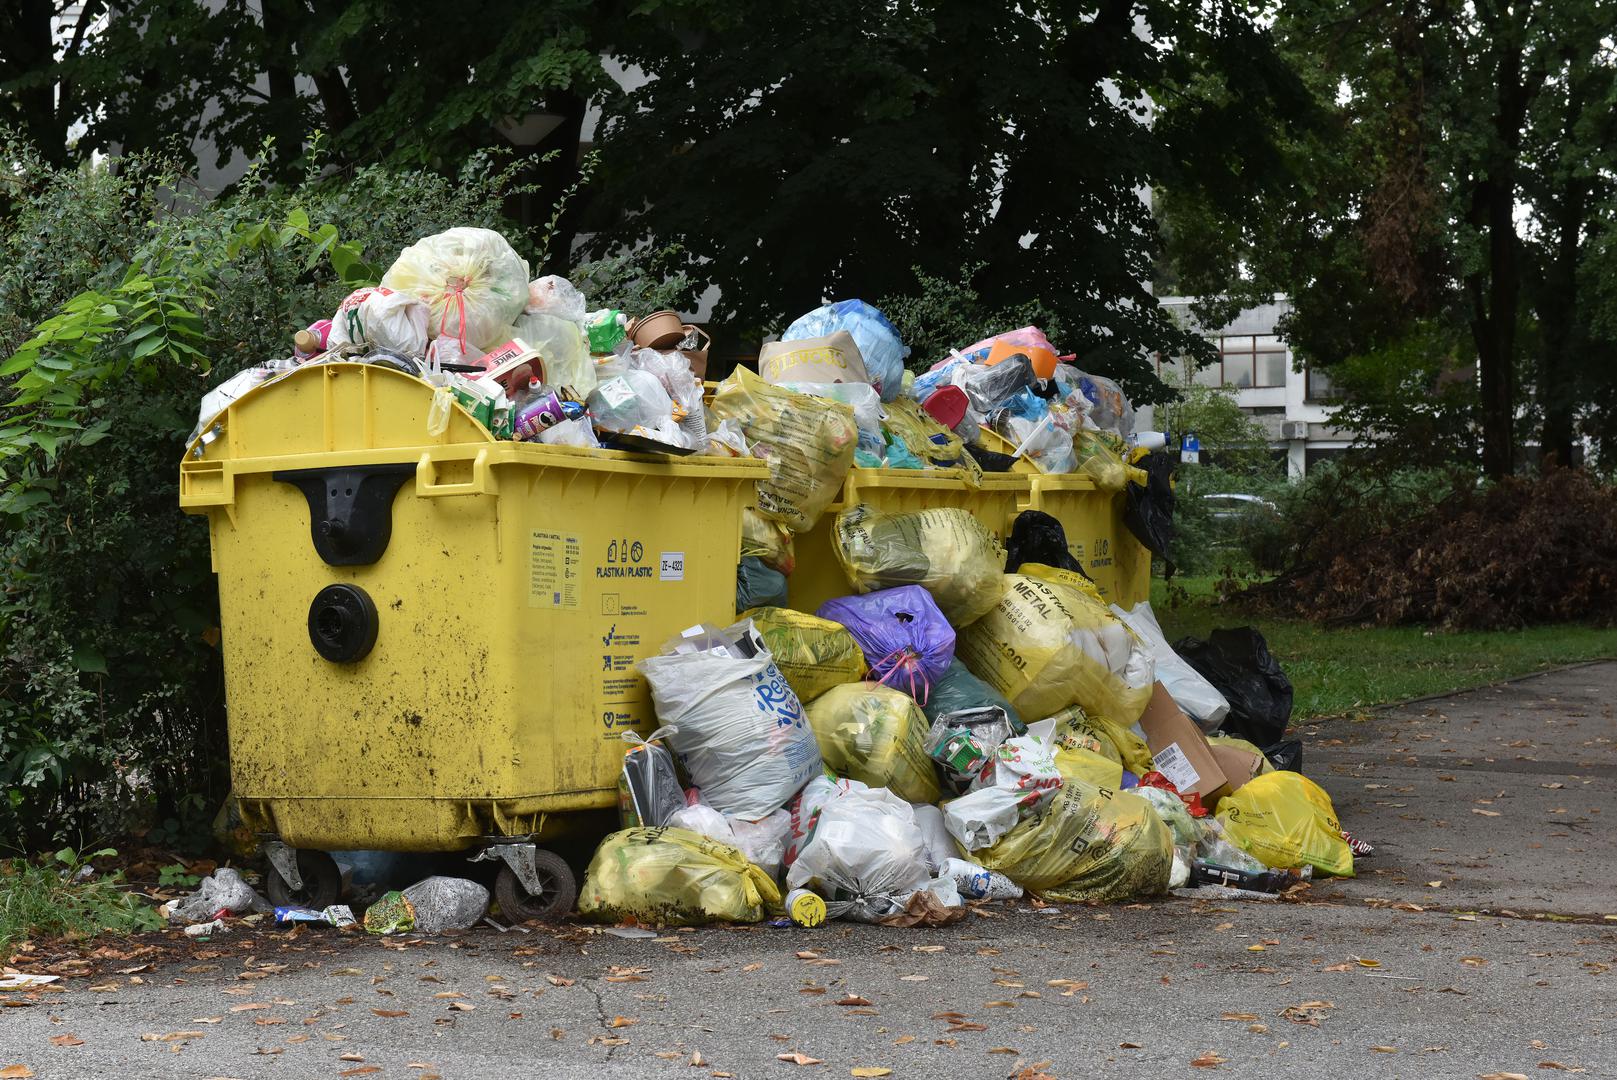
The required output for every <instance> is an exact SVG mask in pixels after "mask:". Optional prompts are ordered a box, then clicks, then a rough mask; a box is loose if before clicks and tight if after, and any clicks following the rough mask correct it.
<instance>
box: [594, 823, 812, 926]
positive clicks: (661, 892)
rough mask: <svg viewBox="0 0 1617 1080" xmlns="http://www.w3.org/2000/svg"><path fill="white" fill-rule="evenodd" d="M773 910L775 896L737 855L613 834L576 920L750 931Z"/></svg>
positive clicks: (672, 838) (693, 843)
mask: <svg viewBox="0 0 1617 1080" xmlns="http://www.w3.org/2000/svg"><path fill="white" fill-rule="evenodd" d="M779 906H780V888H779V887H778V886H777V885H776V884H775V882H774V881H773V880H771V879H770V877H769V875H768V874H766V873H764V872H763V871H762V870H760V869H759V868H758V867H756V866H754V865H753V864H752V863H750V862H748V861H747V857H746V856H745V855H743V854H741V852H740V851H739V850H738V849H737V848H734V847H732V846H730V845H729V844H725V843H721V842H720V841H718V840H713V839H710V838H708V837H706V836H702V835H701V834H699V833H694V832H690V831H689V830H687V829H671V828H643V829H624V830H623V831H622V832H615V833H613V834H612V835H611V836H608V837H607V838H606V839H605V840H603V841H601V846H600V847H598V848H596V849H595V857H594V858H593V859H591V860H590V865H589V869H588V870H587V871H586V872H585V874H584V884H583V887H582V888H580V889H579V893H578V913H579V914H580V915H582V916H584V917H585V918H587V919H593V920H595V921H596V922H621V921H623V920H624V919H633V920H635V921H636V922H640V923H656V924H662V925H667V926H697V925H700V924H702V923H708V922H714V921H718V922H737V923H755V922H758V921H760V920H762V919H763V917H764V915H765V914H767V913H768V911H769V910H770V909H772V908H777V907H779Z"/></svg>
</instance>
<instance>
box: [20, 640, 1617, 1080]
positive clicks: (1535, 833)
mask: <svg viewBox="0 0 1617 1080" xmlns="http://www.w3.org/2000/svg"><path fill="white" fill-rule="evenodd" d="M1614 701H1617V664H1610V663H1608V664H1600V665H1589V666H1584V667H1580V668H1574V669H1569V670H1567V671H1562V672H1558V673H1553V674H1550V675H1546V676H1543V677H1539V678H1536V679H1532V680H1527V681H1523V682H1519V683H1515V684H1512V685H1509V686H1506V687H1500V688H1491V689H1488V690H1483V691H1477V692H1474V693H1471V694H1466V695H1461V696H1458V697H1454V698H1450V699H1445V700H1442V701H1434V702H1427V703H1423V704H1418V705H1415V706H1411V707H1406V708H1404V709H1400V710H1396V711H1393V712H1391V713H1386V714H1380V715H1377V716H1374V717H1372V718H1368V719H1364V720H1362V721H1359V722H1354V721H1339V722H1333V723H1331V724H1327V725H1322V726H1320V727H1318V728H1317V729H1309V731H1308V732H1307V733H1306V741H1307V744H1308V749H1307V758H1306V760H1305V767H1306V770H1307V771H1308V772H1309V774H1310V775H1312V776H1314V777H1315V778H1316V779H1318V780H1320V781H1321V782H1322V783H1323V784H1324V785H1325V786H1326V787H1327V788H1328V789H1329V790H1330V791H1331V793H1332V795H1333V797H1334V798H1335V800H1336V803H1337V808H1338V811H1339V813H1340V815H1341V817H1342V820H1343V822H1344V823H1345V824H1346V825H1347V827H1349V828H1350V829H1352V830H1353V831H1354V832H1355V833H1357V834H1359V835H1361V836H1363V837H1364V838H1366V839H1369V840H1371V841H1372V842H1374V843H1376V844H1377V845H1378V848H1379V851H1378V854H1377V856H1376V857H1375V858H1373V859H1370V860H1364V861H1362V862H1361V864H1360V870H1361V874H1360V877H1359V878H1357V879H1356V880H1353V881H1345V882H1320V883H1316V885H1315V886H1314V888H1313V889H1311V890H1310V892H1309V895H1308V898H1307V899H1306V900H1305V901H1304V902H1301V903H1243V902H1234V903H1230V902H1202V901H1190V900H1181V899H1172V898H1170V899H1164V900H1158V901H1154V902H1152V903H1150V904H1142V905H1130V906H1126V907H1114V908H1104V909H1103V908H1086V907H1077V906H1072V905H1067V906H1063V907H1059V908H1051V909H1045V910H1034V909H1032V908H1031V907H1029V906H1027V905H1025V904H1021V905H1006V906H1003V907H998V908H993V909H988V910H987V911H986V912H985V913H984V914H980V915H977V916H975V917H973V918H972V919H971V920H970V921H968V922H966V923H963V924H961V925H958V926H954V927H949V928H946V929H941V930H894V929H884V928H875V927H866V926H853V925H846V924H836V925H833V926H831V927H828V928H823V929H821V930H817V931H808V930H797V929H793V930H772V929H768V928H750V927H749V928H730V929H719V928H715V929H703V930H699V931H694V932H688V933H673V934H669V935H667V936H666V937H663V938H659V939H656V940H625V939H621V938H617V937H613V936H610V935H608V934H604V933H602V932H600V931H599V930H597V929H595V928H585V927H567V928H563V929H561V930H559V931H557V932H533V933H528V934H520V933H510V934H505V935H501V934H498V933H496V932H494V931H492V930H479V931H476V932H474V933H472V934H468V935H464V936H459V937H453V938H451V937H445V938H437V939H425V938H415V937H409V938H403V939H397V940H376V939H362V938H351V937H341V936H338V935H336V934H333V933H330V932H321V931H319V930H314V931H310V930H308V929H305V930H303V931H300V932H299V933H298V934H297V935H296V936H295V937H290V938H289V937H288V934H287V932H285V931H265V932H245V933H238V934H234V935H230V936H226V937H220V938H216V939H215V940H213V941H211V942H191V941H183V942H178V943H177V942H175V941H174V939H173V937H172V936H170V937H168V938H165V939H161V941H160V943H159V947H156V948H152V950H151V951H150V952H149V953H143V952H141V951H140V950H142V949H146V948H149V947H151V946H152V942H150V941H132V942H115V943H113V948H114V952H111V953H106V954H103V955H101V956H99V957H92V958H91V959H92V961H93V967H92V968H90V969H87V971H88V973H87V974H86V975H84V976H83V977H75V978H68V979H64V980H63V984H62V985H64V987H65V988H64V989H62V990H60V991H51V992H39V993H33V994H23V993H0V999H3V1000H0V1005H7V1006H21V1007H9V1008H0V1077H5V1076H11V1075H27V1074H26V1073H7V1072H5V1071H4V1070H5V1068H6V1067H7V1066H11V1065H21V1066H25V1067H26V1068H27V1069H28V1070H30V1071H31V1073H32V1074H33V1075H36V1076H39V1077H42V1078H99V1077H115V1078H119V1080H127V1078H135V1077H177V1078H208V1077H236V1078H241V1080H247V1078H254V1080H256V1078H260V1077H268V1078H282V1077H284V1078H302V1077H338V1076H345V1075H346V1076H376V1077H380V1078H384V1080H385V1078H387V1077H419V1078H430V1077H433V1076H439V1077H444V1078H455V1080H459V1078H463V1077H473V1078H483V1077H489V1078H504V1077H512V1078H515V1077H524V1078H527V1077H559V1078H571V1077H586V1076H587V1077H595V1076H598V1075H601V1074H602V1073H603V1072H604V1071H606V1070H610V1075H612V1076H618V1077H625V1078H636V1077H676V1078H680V1077H683V1078H691V1080H697V1078H702V1077H708V1076H720V1077H723V1076H734V1077H738V1078H752V1077H796V1076H802V1077H805V1078H811V1077H815V1076H821V1077H834V1076H841V1077H847V1076H850V1075H860V1073H859V1072H855V1070H864V1069H890V1070H892V1071H891V1074H890V1075H891V1076H893V1077H1012V1076H1019V1077H1021V1078H1023V1080H1033V1078H1035V1077H1054V1078H1059V1080H1073V1078H1078V1077H1089V1076H1096V1075H1098V1076H1104V1077H1107V1078H1119V1080H1122V1078H1133V1077H1152V1078H1156V1077H1179V1076H1203V1075H1206V1076H1230V1077H1273V1076H1278V1075H1281V1074H1282V1072H1284V1073H1285V1074H1286V1075H1288V1076H1295V1077H1299V1078H1312V1077H1321V1078H1329V1080H1341V1078H1343V1077H1353V1078H1354V1080H1359V1078H1383V1077H1403V1078H1428V1077H1430V1078H1449V1077H1454V1078H1474V1077H1478V1076H1488V1075H1489V1074H1503V1075H1507V1076H1508V1075H1509V1074H1513V1073H1514V1074H1521V1075H1523V1076H1529V1077H1554V1076H1557V1075H1560V1074H1561V1073H1563V1072H1570V1071H1572V1070H1578V1069H1581V1070H1585V1071H1584V1072H1583V1075H1584V1076H1588V1077H1591V1078H1594V1077H1617V992H1614V990H1613V986H1614V982H1613V980H1614V979H1617V971H1614V970H1613V968H1614V967H1617V920H1614V919H1612V918H1608V917H1607V916H1614V915H1617V885H1614V878H1617V841H1614V839H1613V837H1612V829H1611V827H1610V825H1609V824H1608V822H1609V819H1610V818H1611V817H1612V816H1613V815H1617V807H1614V802H1613V798H1612V794H1613V787H1614V781H1617V713H1614V709H1613V705H1612V704H1609V703H1610V702H1614ZM803 954H809V955H803ZM148 962H150V963H152V964H153V966H152V967H151V968H149V969H143V967H144V964H145V963H148ZM53 1039H55V1040H56V1042H55V1043H53V1042H52V1040H53ZM63 1044H66V1045H63ZM780 1054H800V1055H803V1057H804V1059H805V1063H804V1064H795V1063H792V1062H789V1061H781V1060H778V1059H777V1055H780ZM693 1058H694V1060H695V1061H696V1062H698V1063H699V1064H698V1065H696V1066H694V1067H693V1064H692V1062H693ZM810 1062H812V1063H810ZM1045 1063H1047V1064H1045ZM865 1075H883V1074H880V1073H866V1074H865Z"/></svg>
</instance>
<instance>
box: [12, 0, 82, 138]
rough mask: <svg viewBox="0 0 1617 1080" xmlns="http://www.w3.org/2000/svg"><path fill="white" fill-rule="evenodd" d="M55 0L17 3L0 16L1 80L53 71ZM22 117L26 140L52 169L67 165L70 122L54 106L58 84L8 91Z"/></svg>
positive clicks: (46, 82) (47, 82)
mask: <svg viewBox="0 0 1617 1080" xmlns="http://www.w3.org/2000/svg"><path fill="white" fill-rule="evenodd" d="M55 13H56V7H55V5H54V4H53V3H51V0H18V2H17V4H16V7H15V9H14V10H12V11H10V12H9V13H7V14H4V15H0V80H9V79H19V78H22V77H23V76H25V75H39V74H44V73H49V72H52V71H53V69H54V68H55V66H56V47H55V45H54V44H53V43H52V41H51V18H52V16H54V15H55ZM10 97H11V98H12V100H13V102H14V103H15V105H16V106H17V112H18V113H19V114H20V115H21V121H22V129H23V132H24V133H25V134H26V135H27V136H28V141H29V142H31V143H33V145H34V148H35V149H36V150H38V151H39V153H40V154H41V155H43V156H44V158H45V160H47V161H49V162H50V163H51V164H52V165H57V166H61V165H66V164H67V161H68V153H67V121H66V119H65V118H64V117H63V116H62V115H61V113H60V112H59V111H58V109H57V107H56V80H55V79H54V78H45V79H41V80H39V81H38V82H36V83H34V84H32V85H29V86H24V87H22V88H20V89H14V90H12V91H10Z"/></svg>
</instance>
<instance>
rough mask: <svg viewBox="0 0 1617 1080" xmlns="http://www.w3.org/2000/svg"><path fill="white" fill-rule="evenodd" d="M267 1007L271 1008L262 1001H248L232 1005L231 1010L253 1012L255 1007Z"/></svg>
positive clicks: (234, 1011)
mask: <svg viewBox="0 0 1617 1080" xmlns="http://www.w3.org/2000/svg"><path fill="white" fill-rule="evenodd" d="M267 1008H269V1006H268V1005H266V1004H264V1003H263V1002H261V1001H247V1002H243V1003H242V1004H240V1005H232V1006H231V1007H230V1011H231V1012H233V1013H242V1012H252V1011H253V1010H254V1009H267Z"/></svg>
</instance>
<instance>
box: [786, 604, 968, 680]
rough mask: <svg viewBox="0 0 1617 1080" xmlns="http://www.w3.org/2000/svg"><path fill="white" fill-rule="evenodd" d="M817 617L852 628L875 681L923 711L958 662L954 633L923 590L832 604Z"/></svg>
mask: <svg viewBox="0 0 1617 1080" xmlns="http://www.w3.org/2000/svg"><path fill="white" fill-rule="evenodd" d="M815 614H817V615H819V617H820V618H822V619H830V620H831V621H832V622H838V623H841V624H842V625H843V626H845V627H847V628H848V632H849V633H851V634H852V635H853V639H854V640H855V641H857V642H858V643H859V649H860V651H862V652H863V653H864V654H865V659H866V660H868V661H869V662H870V677H871V678H872V679H875V680H877V681H879V682H883V683H886V684H887V685H889V686H892V687H894V688H895V689H898V690H902V691H904V692H905V693H907V694H909V695H910V696H911V697H913V698H914V699H915V700H916V701H918V702H920V703H921V704H923V705H924V704H926V700H927V698H928V696H930V694H931V692H932V684H933V683H934V682H936V681H937V680H939V679H941V678H942V677H943V674H944V672H946V671H948V670H949V662H950V661H951V660H953V659H954V627H952V626H950V625H949V620H948V619H946V618H944V617H943V612H941V611H939V610H938V605H937V602H936V601H935V600H933V599H932V594H931V593H929V592H927V591H926V590H925V589H923V588H922V587H921V586H919V585H901V586H899V587H898V588H896V589H881V590H879V591H877V592H873V593H866V594H865V595H864V596H844V597H841V598H840V599H837V600H827V601H826V602H825V603H823V604H821V605H820V610H819V611H818V612H816V613H815Z"/></svg>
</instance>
